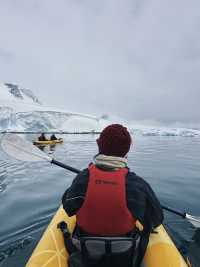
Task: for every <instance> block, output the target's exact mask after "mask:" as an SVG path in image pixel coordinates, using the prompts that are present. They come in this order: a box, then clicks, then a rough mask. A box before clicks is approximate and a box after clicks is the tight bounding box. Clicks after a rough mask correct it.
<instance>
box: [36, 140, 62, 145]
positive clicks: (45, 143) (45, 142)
mask: <svg viewBox="0 0 200 267" xmlns="http://www.w3.org/2000/svg"><path fill="white" fill-rule="evenodd" d="M60 143H63V139H62V138H59V139H57V140H47V141H34V142H33V144H34V145H36V146H37V145H38V146H39V145H54V144H60Z"/></svg>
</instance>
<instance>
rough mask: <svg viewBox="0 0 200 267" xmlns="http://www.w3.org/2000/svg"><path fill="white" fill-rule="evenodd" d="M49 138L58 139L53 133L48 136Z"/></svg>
mask: <svg viewBox="0 0 200 267" xmlns="http://www.w3.org/2000/svg"><path fill="white" fill-rule="evenodd" d="M50 140H51V141H53V140H58V138H57V137H56V136H55V134H52V135H51V137H50Z"/></svg>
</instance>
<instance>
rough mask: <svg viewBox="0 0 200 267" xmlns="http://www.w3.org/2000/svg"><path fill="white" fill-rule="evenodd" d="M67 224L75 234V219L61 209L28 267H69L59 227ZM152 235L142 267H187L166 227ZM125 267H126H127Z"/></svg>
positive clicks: (160, 228)
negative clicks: (63, 222)
mask: <svg viewBox="0 0 200 267" xmlns="http://www.w3.org/2000/svg"><path fill="white" fill-rule="evenodd" d="M63 220H64V221H66V222H67V224H68V227H69V230H70V231H73V229H74V226H75V223H76V217H75V216H73V217H68V216H67V214H66V213H65V211H64V210H63V208H62V206H61V207H60V208H59V210H58V211H57V213H56V215H55V216H54V218H53V219H52V221H51V223H50V224H49V226H48V228H47V229H46V231H45V233H44V234H43V236H42V238H41V240H40V241H39V243H38V245H37V247H36V248H35V250H34V252H33V254H32V256H31V257H30V259H29V261H28V263H27V264H26V267H67V266H68V265H67V259H68V253H67V251H66V249H65V246H64V241H63V236H62V233H61V231H60V230H59V229H57V224H58V223H59V222H61V221H63ZM155 231H156V232H157V233H152V234H151V235H150V241H149V244H148V247H147V250H146V254H145V257H144V260H143V263H142V265H141V267H188V266H191V265H189V263H188V264H187V263H186V262H185V260H184V258H183V257H182V256H181V254H180V252H179V251H178V249H177V248H176V246H175V245H174V243H173V242H172V240H171V238H170V237H169V235H168V234H167V232H166V230H165V228H164V227H163V225H161V226H159V227H158V228H156V229H155ZM113 267H114V266H113ZM124 267H125V266H124Z"/></svg>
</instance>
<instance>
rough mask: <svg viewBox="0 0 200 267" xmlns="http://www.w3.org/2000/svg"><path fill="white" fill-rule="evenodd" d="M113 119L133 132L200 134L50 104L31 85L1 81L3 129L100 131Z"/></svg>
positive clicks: (159, 134)
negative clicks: (84, 112)
mask: <svg viewBox="0 0 200 267" xmlns="http://www.w3.org/2000/svg"><path fill="white" fill-rule="evenodd" d="M111 123H121V124H123V125H125V126H126V127H127V128H128V129H129V130H130V132H131V133H132V134H134V135H143V136H182V137H196V136H198V137H199V136H200V130H199V129H192V128H185V127H170V126H168V127H166V126H163V125H160V124H158V123H156V122H151V123H150V124H148V123H146V122H144V123H140V122H137V121H133V122H130V121H129V122H128V121H125V120H123V119H120V118H116V117H109V116H108V115H106V114H104V115H102V116H101V117H97V116H92V115H87V114H81V113H75V112H70V111H66V110H61V109H57V108H53V107H48V106H45V105H43V104H42V103H41V101H40V100H39V99H38V97H36V96H35V95H34V93H33V92H32V91H31V90H30V89H25V88H20V87H19V86H18V85H16V84H12V83H5V84H3V83H0V132H5V131H6V132H60V133H97V132H101V130H102V129H103V128H104V127H105V126H107V125H109V124H111Z"/></svg>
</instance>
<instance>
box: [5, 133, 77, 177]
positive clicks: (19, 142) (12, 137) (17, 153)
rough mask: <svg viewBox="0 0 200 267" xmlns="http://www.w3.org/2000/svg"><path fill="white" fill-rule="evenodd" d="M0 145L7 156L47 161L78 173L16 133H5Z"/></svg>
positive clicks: (25, 159)
mask: <svg viewBox="0 0 200 267" xmlns="http://www.w3.org/2000/svg"><path fill="white" fill-rule="evenodd" d="M1 147H2V149H3V150H4V152H6V154H8V155H9V156H11V157H13V158H15V159H18V160H21V161H30V162H37V161H48V162H49V163H52V164H55V165H57V166H60V167H62V168H64V169H67V170H69V171H71V172H75V173H79V172H80V170H77V169H75V168H73V167H71V166H68V165H66V164H63V163H62V162H59V161H57V160H55V159H53V158H51V157H49V156H48V155H47V154H45V153H44V152H43V151H41V150H40V149H39V148H38V147H36V146H34V145H33V144H32V143H31V142H29V141H27V140H25V139H24V138H22V137H20V136H19V135H16V134H10V133H8V134H5V135H4V136H3V137H2V140H1Z"/></svg>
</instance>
